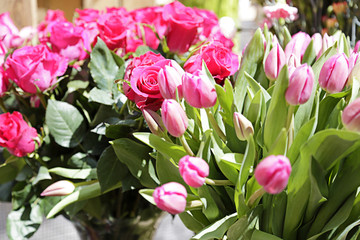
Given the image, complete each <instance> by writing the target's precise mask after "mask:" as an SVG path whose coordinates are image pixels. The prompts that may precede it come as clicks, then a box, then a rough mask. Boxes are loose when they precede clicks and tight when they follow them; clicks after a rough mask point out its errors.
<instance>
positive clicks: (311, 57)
mask: <svg viewBox="0 0 360 240" xmlns="http://www.w3.org/2000/svg"><path fill="white" fill-rule="evenodd" d="M315 58H316V52H315V48H314V40H311V42H310V43H309V45H308V47H307V48H306V50H305V53H304V56H303V59H302V64H304V63H307V64H309V65H310V66H311V65H312V63H313V62H314V61H315Z"/></svg>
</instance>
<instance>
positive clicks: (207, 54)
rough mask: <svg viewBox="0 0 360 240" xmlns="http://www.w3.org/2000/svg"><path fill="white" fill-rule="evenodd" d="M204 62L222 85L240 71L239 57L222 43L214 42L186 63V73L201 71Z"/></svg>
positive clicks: (202, 48)
mask: <svg viewBox="0 0 360 240" xmlns="http://www.w3.org/2000/svg"><path fill="white" fill-rule="evenodd" d="M203 61H205V64H206V66H207V68H208V69H209V71H210V73H211V75H212V76H213V77H214V78H215V80H216V81H217V82H218V83H220V84H221V83H222V82H223V80H224V79H225V78H226V77H228V76H230V75H232V74H234V73H235V72H236V71H237V70H238V69H239V58H238V56H237V55H236V54H234V53H232V52H231V50H229V49H228V48H226V47H224V45H223V44H222V43H220V42H213V43H211V44H209V45H205V46H203V47H201V49H200V50H199V51H198V52H197V53H196V54H194V55H193V56H192V57H190V58H189V59H188V60H187V61H186V63H185V65H184V69H185V71H186V72H190V73H195V72H196V71H197V70H201V68H202V62H203Z"/></svg>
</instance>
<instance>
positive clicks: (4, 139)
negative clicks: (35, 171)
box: [0, 111, 38, 157]
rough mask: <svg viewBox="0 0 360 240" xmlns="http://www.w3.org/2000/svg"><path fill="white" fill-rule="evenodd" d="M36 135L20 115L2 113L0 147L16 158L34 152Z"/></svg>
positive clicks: (0, 116) (0, 119)
mask: <svg viewBox="0 0 360 240" xmlns="http://www.w3.org/2000/svg"><path fill="white" fill-rule="evenodd" d="M37 139H38V134H37V131H36V129H35V128H33V127H30V126H29V125H28V124H27V122H25V120H24V119H23V117H22V115H21V113H19V112H16V111H15V112H13V113H9V112H7V113H3V114H1V115H0V146H2V147H6V148H7V150H8V151H9V152H10V153H11V154H13V155H15V156H17V157H23V156H25V155H26V154H28V153H32V152H33V151H34V150H35V141H37Z"/></svg>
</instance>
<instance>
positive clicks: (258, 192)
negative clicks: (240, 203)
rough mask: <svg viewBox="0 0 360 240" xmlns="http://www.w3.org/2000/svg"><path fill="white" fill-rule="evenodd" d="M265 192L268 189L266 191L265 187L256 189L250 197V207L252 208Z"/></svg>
mask: <svg viewBox="0 0 360 240" xmlns="http://www.w3.org/2000/svg"><path fill="white" fill-rule="evenodd" d="M265 193H266V191H265V189H264V188H263V187H261V188H260V189H258V190H256V191H255V192H254V193H253V195H251V197H250V198H249V200H248V203H247V205H248V206H249V207H250V208H252V207H253V205H254V203H255V201H256V200H257V199H258V198H260V197H262V196H263V195H264V194H265Z"/></svg>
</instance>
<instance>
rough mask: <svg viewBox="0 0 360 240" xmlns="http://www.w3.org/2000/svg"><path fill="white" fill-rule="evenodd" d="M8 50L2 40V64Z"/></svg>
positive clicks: (0, 64)
mask: <svg viewBox="0 0 360 240" xmlns="http://www.w3.org/2000/svg"><path fill="white" fill-rule="evenodd" d="M7 52H8V50H7V48H6V46H5V44H4V42H3V41H0V66H2V65H3V64H4V61H5V56H6V53H7Z"/></svg>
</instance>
